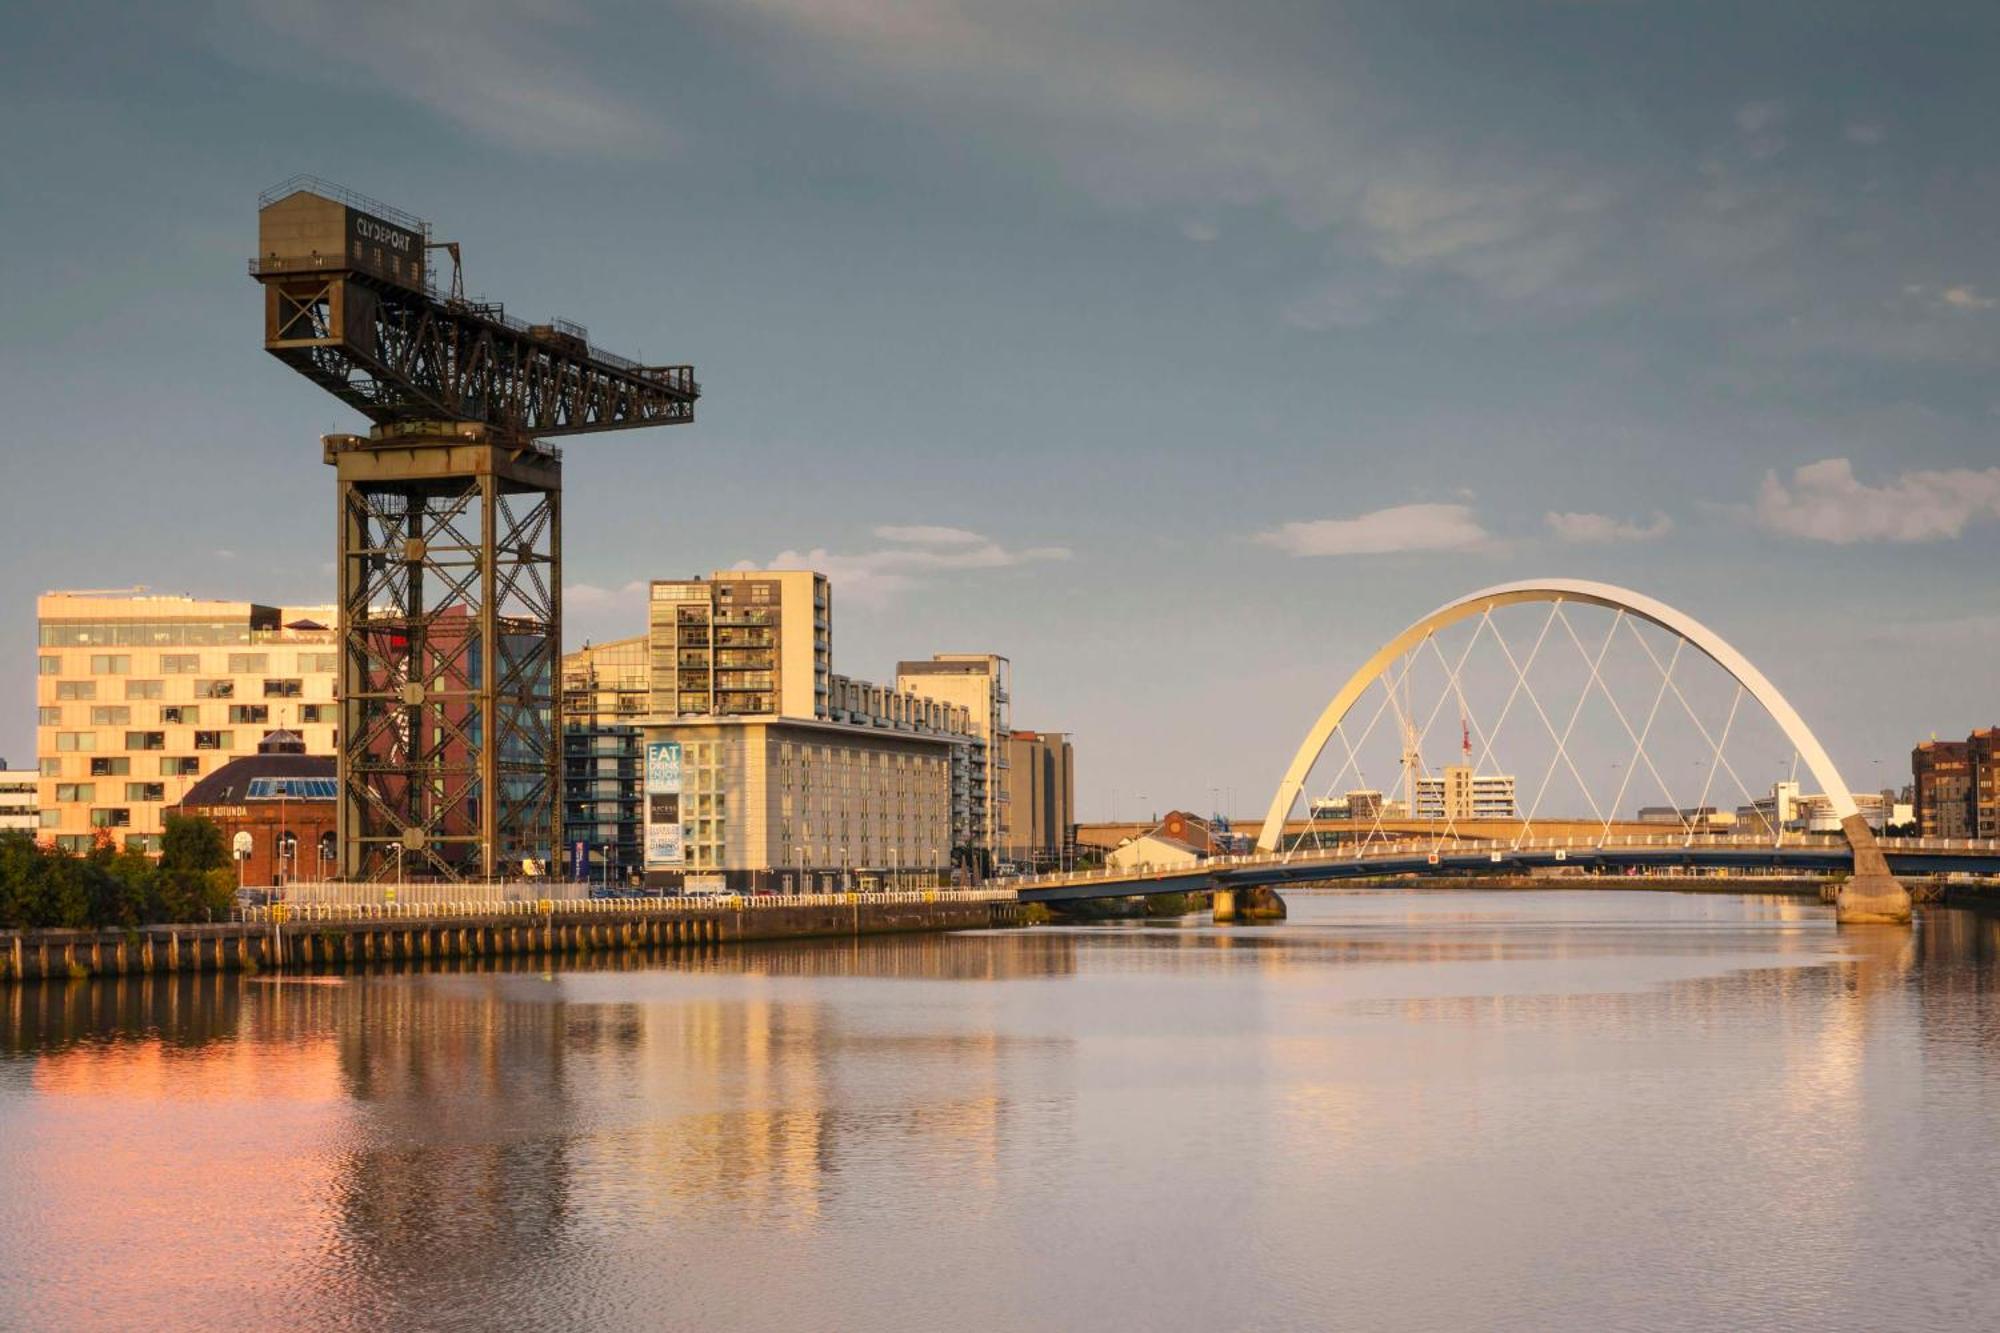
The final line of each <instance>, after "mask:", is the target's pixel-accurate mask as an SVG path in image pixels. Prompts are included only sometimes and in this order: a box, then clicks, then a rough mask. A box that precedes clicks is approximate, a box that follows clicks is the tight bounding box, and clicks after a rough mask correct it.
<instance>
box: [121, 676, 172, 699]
mask: <svg viewBox="0 0 2000 1333" xmlns="http://www.w3.org/2000/svg"><path fill="white" fill-rule="evenodd" d="M166 684H167V683H166V682H165V681H163V680H128V681H126V682H125V697H126V698H127V699H164V698H165V697H166Z"/></svg>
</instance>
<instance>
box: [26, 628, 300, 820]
mask: <svg viewBox="0 0 2000 1333" xmlns="http://www.w3.org/2000/svg"><path fill="white" fill-rule="evenodd" d="M35 612H36V617H37V619H38V622H39V633H38V641H39V648H38V666H37V670H38V672H39V675H38V677H37V680H36V688H35V696H36V699H35V702H36V705H37V713H36V719H35V720H36V729H35V738H36V743H35V749H36V755H37V758H38V761H39V764H38V784H39V800H40V815H39V822H40V831H41V835H42V836H43V837H44V838H48V839H51V840H53V841H54V842H55V843H56V845H58V846H59V847H62V848H64V849H66V850H70V851H87V850H89V849H90V847H91V846H92V845H93V844H94V843H95V842H96V841H97V839H98V838H99V837H100V836H106V837H110V838H112V839H113V840H114V841H115V842H117V843H118V844H120V845H125V846H131V847H137V848H139V849H141V850H145V851H157V850H158V849H159V839H160V833H161V831H162V829H163V827H164V819H163V815H164V812H165V811H166V810H167V808H169V807H171V806H173V805H176V804H178V803H179V801H180V800H181V798H182V797H183V796H184V795H186V794H187V792H188V789H189V788H191V787H192V786H193V785H194V783H195V782H196V780H197V779H199V778H200V777H201V776H202V775H203V774H205V773H208V772H212V771H213V770H214V769H216V768H219V767H221V766H222V765H223V764H225V763H227V762H229V760H231V759H232V758H235V757H237V756H239V755H243V754H253V753H255V752H256V750H257V746H258V744H259V743H260V742H261V741H262V740H263V739H264V737H265V735H266V734H267V733H269V732H273V731H279V730H283V731H289V732H294V733H297V735H298V736H300V737H301V738H303V740H304V743H305V747H306V749H307V751H308V752H310V753H313V754H332V753H333V752H334V739H335V710H334V679H335V674H336V669H337V667H338V645H337V639H336V636H335V633H334V616H335V611H334V608H332V607H330V606H312V607H277V606H263V605H258V604H255V603H251V602H218V601H201V600H197V599H195V598H191V597H154V596H141V595H125V594H99V593H78V592H55V593H48V594H46V595H44V596H42V597H40V598H38V599H37V600H36V604H35Z"/></svg>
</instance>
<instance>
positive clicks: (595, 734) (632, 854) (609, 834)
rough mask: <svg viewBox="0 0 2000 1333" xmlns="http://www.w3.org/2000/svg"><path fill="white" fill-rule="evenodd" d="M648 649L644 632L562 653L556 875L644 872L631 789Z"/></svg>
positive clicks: (605, 878)
mask: <svg viewBox="0 0 2000 1333" xmlns="http://www.w3.org/2000/svg"><path fill="white" fill-rule="evenodd" d="M651 661H652V655H651V651H650V649H649V647H648V638H647V636H646V635H644V634H638V635H634V636H632V637H631V638H627V639H614V640H612V641H611V642H609V643H600V644H595V645H589V644H586V645H585V646H584V647H583V648H581V649H579V650H577V651H576V652H573V653H566V654H564V656H563V664H562V700H563V714H562V719H563V737H562V747H563V776H562V782H563V797H562V820H563V850H562V853H561V855H560V856H559V857H558V858H557V860H558V862H559V867H558V873H566V872H569V871H571V870H573V869H574V867H575V864H576V856H577V848H578V847H579V846H581V847H582V849H583V869H584V875H583V878H585V879H588V880H594V881H600V882H606V883H611V884H623V883H626V882H627V881H628V880H630V879H631V878H632V877H633V876H635V875H638V874H640V873H641V872H642V871H643V870H644V868H645V867H644V862H643V858H642V855H641V851H640V845H639V834H640V818H639V799H640V793H639V787H640V782H639V779H640V773H641V767H642V765H643V763H644V747H645V734H644V732H643V731H642V730H641V728H640V725H639V724H640V723H641V722H642V721H643V720H644V718H645V716H646V713H647V710H648V705H649V703H650V701H651V698H652V680H651V676H652V672H651Z"/></svg>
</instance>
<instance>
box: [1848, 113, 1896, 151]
mask: <svg viewBox="0 0 2000 1333" xmlns="http://www.w3.org/2000/svg"><path fill="white" fill-rule="evenodd" d="M1845 134H1846V136H1847V142H1849V143H1855V144H1860V145H1861V146H1862V147H1864V148H1873V147H1874V146H1875V145H1876V144H1879V143H1881V142H1883V141H1884V140H1886V139H1887V138H1888V137H1889V131H1887V130H1885V129H1883V128H1882V127H1881V126H1880V125H1877V124H1875V123H1874V122H1873V121H1866V120H1857V121H1854V122H1852V123H1851V124H1849V125H1848V127H1847V129H1846V130H1845Z"/></svg>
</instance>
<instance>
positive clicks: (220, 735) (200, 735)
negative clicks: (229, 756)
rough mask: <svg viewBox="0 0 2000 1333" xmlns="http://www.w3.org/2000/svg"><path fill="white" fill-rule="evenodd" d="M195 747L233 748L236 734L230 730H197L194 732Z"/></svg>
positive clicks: (208, 748) (201, 748) (203, 748)
mask: <svg viewBox="0 0 2000 1333" xmlns="http://www.w3.org/2000/svg"><path fill="white" fill-rule="evenodd" d="M194 748H195V749H197V750H233V749H235V748H236V736H235V733H234V732H228V731H197V732H196V733H195V734H194Z"/></svg>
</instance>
